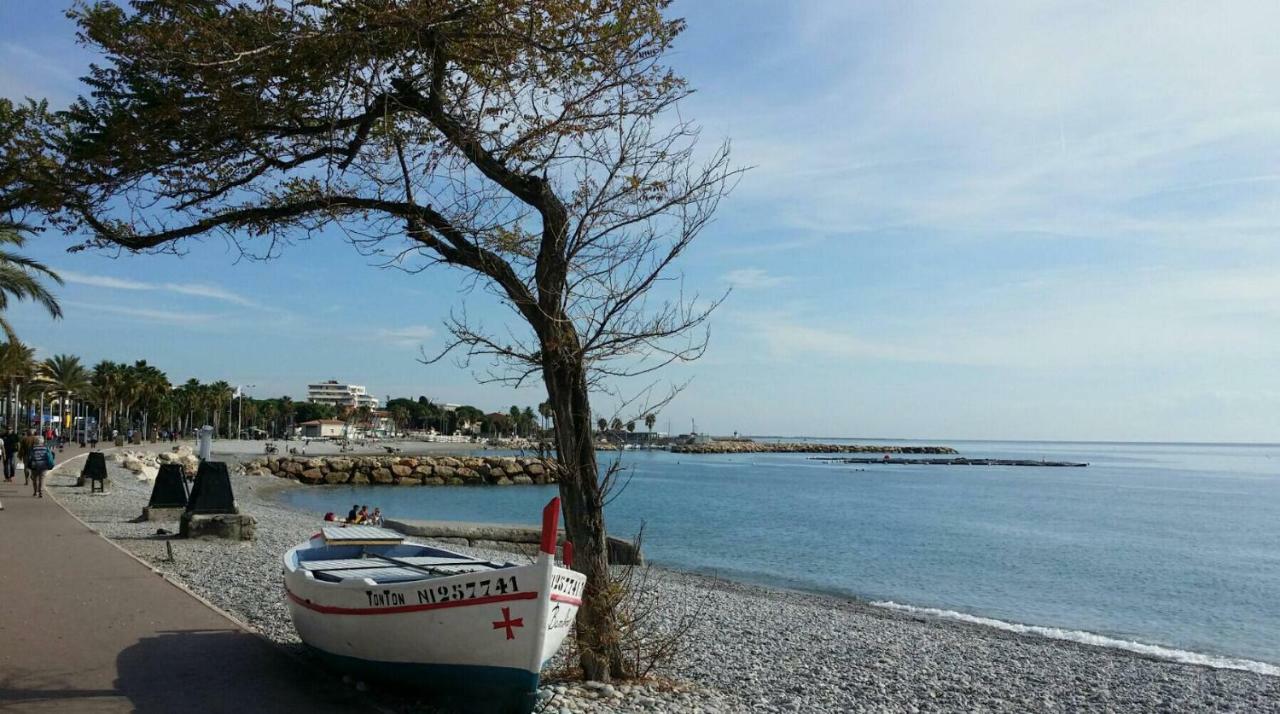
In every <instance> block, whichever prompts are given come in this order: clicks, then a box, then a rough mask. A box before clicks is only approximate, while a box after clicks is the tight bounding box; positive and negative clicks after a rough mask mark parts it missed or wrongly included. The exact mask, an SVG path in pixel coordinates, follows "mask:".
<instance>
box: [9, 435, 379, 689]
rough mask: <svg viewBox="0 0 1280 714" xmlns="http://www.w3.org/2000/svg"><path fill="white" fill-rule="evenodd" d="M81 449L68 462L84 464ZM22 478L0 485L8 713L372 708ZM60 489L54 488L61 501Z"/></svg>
mask: <svg viewBox="0 0 1280 714" xmlns="http://www.w3.org/2000/svg"><path fill="white" fill-rule="evenodd" d="M77 453H78V450H75V451H73V450H67V451H66V452H64V453H63V455H62V457H61V459H60V460H61V462H62V463H63V464H64V465H65V467H66V468H68V469H69V470H78V469H79V468H80V466H81V464H82V463H83V460H82V459H75V460H72V458H73V457H74V456H75V455H76V454H77ZM51 491H56V489H50V487H49V485H48V484H46V485H45V497H44V498H43V499H36V498H33V497H32V496H31V489H30V487H29V486H23V485H22V475H21V473H19V474H18V477H17V479H16V480H15V482H14V483H12V484H8V483H0V502H3V505H4V510H3V511H0V712H6V713H7V712H123V711H132V712H178V711H192V712H258V711H263V712H265V711H271V712H308V713H309V714H317V713H324V712H338V711H364V710H367V707H365V706H363V705H362V704H361V703H360V701H359V700H358V699H354V697H355V696H356V695H353V694H351V693H350V690H347V689H344V688H342V687H341V686H340V685H338V684H336V683H334V682H333V681H332V679H333V678H332V676H329V675H325V674H324V673H322V672H320V671H319V670H317V669H314V668H312V667H311V666H310V665H309V664H308V663H306V662H305V661H303V660H299V659H296V658H294V657H291V656H290V655H288V654H286V653H284V652H282V651H281V650H279V649H277V648H276V647H275V646H273V645H272V644H270V643H269V642H267V641H266V640H265V639H263V638H261V637H259V636H258V635H255V634H252V633H249V632H246V631H245V630H243V629H242V628H241V627H240V626H239V625H237V624H236V623H235V622H234V621H232V620H230V619H228V618H226V617H225V616H223V615H221V614H220V613H218V612H217V611H215V610H214V609H212V608H210V607H208V606H207V605H205V604H204V603H203V602H201V601H200V600H198V599H196V598H194V597H192V596H191V595H190V594H188V593H187V592H185V591H183V590H182V589H180V588H178V587H176V586H174V585H173V584H171V583H169V582H168V581H166V580H165V579H163V578H162V577H160V576H159V575H157V574H156V573H154V572H153V571H152V570H151V569H149V568H148V567H147V566H145V565H143V564H142V563H140V562H138V561H137V560H134V559H133V558H132V557H131V556H129V555H128V554H126V553H124V552H123V551H121V550H120V549H118V548H116V547H115V546H114V545H113V544H111V543H110V542H108V541H107V540H106V539H104V538H102V537H101V536H99V535H98V534H97V533H94V532H93V531H91V530H89V529H88V528H87V527H85V526H84V525H83V524H81V523H80V522H79V521H78V520H76V519H75V518H74V517H73V516H72V515H71V514H70V513H68V512H67V511H66V510H64V509H63V508H62V507H61V506H59V505H58V503H57V501H56V500H55V499H56V493H51ZM51 496H53V497H52V498H51Z"/></svg>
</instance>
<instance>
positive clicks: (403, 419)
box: [391, 405, 409, 432]
mask: <svg viewBox="0 0 1280 714" xmlns="http://www.w3.org/2000/svg"><path fill="white" fill-rule="evenodd" d="M391 418H392V419H393V420H394V421H395V423H396V430H397V431H401V432H403V431H404V430H405V427H406V426H408V425H409V410H408V409H407V408H405V407H404V406H402V405H397V406H396V408H395V409H392V410H391Z"/></svg>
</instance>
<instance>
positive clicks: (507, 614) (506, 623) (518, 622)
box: [493, 607, 524, 640]
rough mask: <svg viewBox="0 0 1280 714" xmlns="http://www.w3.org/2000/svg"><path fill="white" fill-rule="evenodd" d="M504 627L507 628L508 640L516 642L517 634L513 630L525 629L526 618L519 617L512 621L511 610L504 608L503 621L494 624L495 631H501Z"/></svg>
mask: <svg viewBox="0 0 1280 714" xmlns="http://www.w3.org/2000/svg"><path fill="white" fill-rule="evenodd" d="M504 627H505V628H507V639H508V640H514V639H515V638H516V633H515V630H514V629H512V628H515V627H524V618H523V617H517V618H516V619H514V620H512V619H511V608H509V607H504V608H502V620H501V621H498V622H495V623H493V629H495V630H501V629H502V628H504Z"/></svg>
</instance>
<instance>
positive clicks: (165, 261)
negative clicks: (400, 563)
mask: <svg viewBox="0 0 1280 714" xmlns="http://www.w3.org/2000/svg"><path fill="white" fill-rule="evenodd" d="M674 11H675V12H676V13H679V14H682V15H684V16H685V17H687V18H688V20H689V29H688V32H687V33H686V35H685V36H684V37H683V38H682V40H681V41H680V44H679V47H678V48H677V51H676V52H674V53H673V54H672V56H671V58H670V61H671V63H672V64H673V65H674V66H675V67H676V68H677V70H678V71H680V72H682V73H683V74H684V75H685V76H687V77H688V78H689V79H690V80H691V82H692V83H693V85H694V86H695V87H696V88H697V89H698V92H697V94H696V95H695V96H694V97H692V98H691V99H690V100H689V101H688V103H687V104H686V105H685V106H684V107H683V108H682V112H683V114H684V115H685V116H691V117H694V118H696V119H697V120H698V121H699V122H700V123H702V124H703V126H704V136H705V139H706V142H707V144H708V145H712V144H714V143H715V142H716V141H717V140H719V139H722V138H729V139H732V141H733V147H734V156H735V159H736V161H737V162H739V163H741V164H744V165H750V166H752V167H753V169H752V170H751V171H750V173H749V174H748V175H747V176H746V177H745V179H744V180H743V181H742V183H741V184H740V185H739V187H738V188H737V190H736V191H735V192H734V194H733V195H732V196H731V198H730V199H729V200H727V201H725V202H724V203H723V204H722V205H721V209H720V213H719V214H718V217H717V220H716V222H715V224H714V225H712V226H711V227H710V228H709V229H708V230H707V231H706V232H705V233H704V235H703V237H702V238H701V239H700V242H699V243H698V244H697V245H696V246H695V248H694V249H693V250H692V251H691V252H690V254H689V255H688V257H687V259H686V260H685V261H684V263H683V265H682V266H681V267H682V269H683V270H684V273H685V276H686V282H687V284H689V285H691V286H694V287H697V288H699V289H701V290H702V291H703V292H705V293H711V292H715V291H716V290H722V289H724V288H725V287H728V286H730V285H732V286H734V288H735V289H734V291H733V293H732V295H731V297H730V298H729V300H728V301H727V302H726V303H725V304H724V306H723V307H722V308H721V309H720V310H719V311H718V312H717V314H716V317H715V319H714V321H713V325H712V345H711V349H710V350H709V351H708V353H707V355H706V357H705V358H704V359H703V360H701V361H699V362H697V363H695V364H693V365H689V366H681V367H678V368H673V369H670V370H669V371H668V372H667V373H666V374H665V377H666V378H667V380H669V381H673V382H678V381H683V380H685V379H690V378H691V379H692V382H691V384H690V386H689V387H688V388H687V389H686V390H685V391H684V392H683V393H682V394H681V395H680V396H679V397H678V398H677V399H676V401H675V402H673V403H672V404H671V405H670V406H668V407H667V408H666V410H665V411H664V412H663V413H662V415H661V416H660V423H661V425H662V427H661V428H665V425H666V422H667V420H668V419H670V421H671V422H672V426H673V428H675V429H676V430H687V428H688V425H689V421H690V419H692V418H696V419H697V421H698V426H699V428H700V429H701V430H709V431H713V432H717V433H727V432H731V431H735V430H736V431H740V432H743V433H757V434H816V435H827V436H863V437H875V436H880V437H917V438H936V439H947V438H952V439H961V438H995V439H1004V438H1016V439H1042V438H1043V439H1108V440H1201V441H1277V440H1280V434H1278V433H1277V424H1280V419H1278V418H1277V416H1276V415H1277V414H1280V370H1277V369H1276V367H1277V364H1278V363H1280V361H1278V358H1280V329H1278V328H1280V279H1278V278H1280V241H1278V240H1277V228H1278V227H1280V192H1278V191H1277V189H1278V188H1280V82H1277V81H1276V77H1277V76H1280V43H1276V42H1275V41H1274V37H1273V36H1272V35H1273V31H1274V28H1275V27H1278V26H1280V5H1277V4H1275V3H1247V2H1232V3H1228V4H1226V5H1211V4H1192V3H1166V2H1128V3H1103V2H1096V3H1094V2H1070V3H1040V2H1006V3H981V2H964V3H960V2H929V3H923V2H922V3H907V2H883V3H872V2H868V3H847V2H818V1H816V0H814V1H810V2H802V3H776V2H741V1H739V2H721V1H718V0H716V1H712V0H698V1H696V2H695V1H693V0H682V1H681V2H677V4H676V5H675V6H674ZM0 24H2V25H3V26H4V27H5V28H6V32H5V34H4V37H5V39H3V40H0V93H3V94H4V95H6V96H21V95H39V96H48V97H50V98H51V99H52V100H53V102H54V103H55V104H57V103H59V102H65V101H66V100H67V99H68V98H69V97H71V96H72V95H73V94H75V93H76V92H77V82H76V77H77V76H78V75H79V74H80V73H81V71H82V69H83V68H84V66H85V65H86V63H87V62H88V61H89V57H88V56H87V55H86V54H84V52H83V51H82V50H80V49H79V48H77V47H75V45H74V43H73V42H72V28H71V26H70V24H69V23H68V22H67V21H66V20H65V19H64V18H63V17H62V15H61V8H60V3H58V2H45V1H43V0H40V1H36V0H6V2H3V3H0ZM38 243H39V244H38V245H37V246H36V247H35V248H34V252H35V253H36V254H38V255H39V256H40V257H41V258H43V259H45V260H46V261H47V262H49V263H50V264H52V265H54V266H55V267H57V268H58V269H60V270H62V271H63V272H64V275H65V276H66V277H67V279H68V284H67V286H66V288H65V289H64V290H63V291H62V298H63V300H64V304H65V305H66V306H67V308H68V309H67V312H68V315H67V318H66V319H64V320H62V321H60V322H57V323H53V324H50V323H49V321H48V320H47V319H46V318H45V317H44V316H43V315H41V314H40V313H38V312H37V311H35V310H33V309H31V308H25V307H24V308H19V309H17V310H14V311H13V318H14V322H15V325H16V326H17V328H18V329H19V330H20V331H21V332H22V333H23V335H24V336H25V337H26V338H28V339H29V341H31V342H32V343H34V344H35V345H37V346H38V347H39V348H40V349H41V351H42V353H45V354H50V353H56V352H72V353H76V354H80V355H82V356H84V357H85V358H87V359H88V360H89V361H96V360H97V359H103V358H106V359H116V360H133V359H139V358H146V359H148V360H150V361H152V362H153V363H156V364H158V365H159V366H161V368H163V369H165V370H166V371H167V372H168V373H169V375H170V377H171V379H173V380H175V381H181V380H185V379H186V378H187V377H189V376H198V377H200V378H202V379H219V378H220V379H226V380H227V381H229V382H232V383H242V384H255V385H257V386H256V388H255V389H253V390H251V393H252V394H255V395H266V394H270V395H277V394H280V393H290V394H293V395H295V396H297V395H300V394H301V393H302V392H303V390H304V385H305V383H306V382H307V381H309V380H315V379H327V378H335V379H339V380H344V381H352V382H356V383H363V384H366V385H368V386H369V388H370V390H371V391H372V392H373V393H375V394H377V395H379V396H384V395H386V394H393V395H402V394H405V395H418V394H426V395H429V396H431V397H432V398H434V399H439V400H446V401H452V402H469V403H475V404H477V405H479V406H482V407H499V406H502V405H510V404H512V403H519V404H522V405H523V404H536V403H537V402H538V401H540V399H541V396H540V395H539V394H538V392H537V391H536V390H526V391H524V392H522V393H520V394H513V393H512V392H510V391H509V390H506V389H502V388H498V387H493V386H480V385H477V384H476V383H475V380H474V379H473V378H472V374H471V372H470V371H469V370H466V369H460V368H458V367H457V366H455V365H453V364H437V365H433V366H424V365H422V364H419V363H417V362H416V361H415V357H416V356H417V355H418V353H419V347H420V346H425V347H426V348H427V349H428V350H431V349H433V348H435V347H438V346H439V345H440V344H441V339H442V337H441V334H442V332H443V330H442V328H441V324H440V323H441V319H442V318H443V317H445V316H447V314H448V311H449V309H450V307H459V306H461V305H464V304H465V305H466V306H467V308H468V310H469V311H472V312H473V313H479V314H482V315H485V316H487V317H488V319H490V320H497V319H503V316H502V313H500V312H497V311H495V310H494V308H493V306H492V305H491V304H490V301H489V299H488V297H487V295H486V294H485V293H484V292H483V291H474V292H470V293H467V292H465V291H461V289H462V288H463V287H464V283H463V282H462V281H461V280H460V277H461V276H460V275H459V274H456V273H451V272H448V271H443V270H439V271H432V272H428V273H424V274H419V275H405V274H401V273H397V272H393V271H386V270H380V269H377V268H375V267H371V266H370V265H369V264H368V262H367V260H366V259H364V258H361V257H360V256H359V255H358V254H357V253H356V252H355V251H354V249H352V248H351V247H349V246H348V245H346V244H345V243H344V242H343V241H342V239H341V237H340V236H337V235H331V236H324V237H321V238H317V239H313V240H312V241H310V242H307V243H305V244H300V245H297V246H295V247H293V248H292V249H290V250H289V251H287V252H286V254H285V256H284V257H283V258H282V259H279V260H277V261H274V262H270V263H248V262H244V261H238V260H237V254H236V253H235V251H234V250H232V249H231V248H230V247H228V246H225V245H223V244H222V243H221V242H220V241H211V242H208V243H205V244H202V245H192V246H190V251H189V253H188V254H187V255H186V256H184V257H182V258H176V257H171V256H119V257H115V256H108V255H101V254H95V255H84V254H75V255H68V254H65V253H64V252H63V249H64V248H65V247H66V245H67V244H68V241H67V239H65V238H62V237H60V236H49V235H46V236H42V237H41V238H39V239H38ZM641 386H643V384H635V385H631V387H632V388H639V387H641ZM599 401H600V403H599V404H598V405H597V406H598V407H599V408H600V409H601V410H602V411H608V410H610V409H612V407H613V405H612V404H610V403H609V401H608V400H607V399H604V398H601V399H600V400H599Z"/></svg>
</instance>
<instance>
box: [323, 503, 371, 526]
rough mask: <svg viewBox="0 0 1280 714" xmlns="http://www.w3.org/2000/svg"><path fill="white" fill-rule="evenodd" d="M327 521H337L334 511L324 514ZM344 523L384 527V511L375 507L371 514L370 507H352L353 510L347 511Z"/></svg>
mask: <svg viewBox="0 0 1280 714" xmlns="http://www.w3.org/2000/svg"><path fill="white" fill-rule="evenodd" d="M324 519H325V520H326V521H331V522H332V521H337V520H338V519H337V517H336V516H334V514H333V511H330V512H328V513H326V514H324ZM342 522H343V523H349V524H351V525H361V526H380V525H382V509H381V508H377V507H375V508H374V509H373V513H370V512H369V507H368V506H361V505H360V504H358V503H353V504H352V505H351V510H350V511H347V517H346V518H344V519H342Z"/></svg>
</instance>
